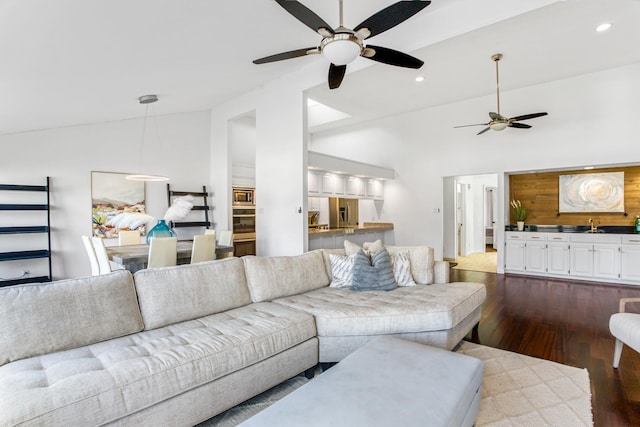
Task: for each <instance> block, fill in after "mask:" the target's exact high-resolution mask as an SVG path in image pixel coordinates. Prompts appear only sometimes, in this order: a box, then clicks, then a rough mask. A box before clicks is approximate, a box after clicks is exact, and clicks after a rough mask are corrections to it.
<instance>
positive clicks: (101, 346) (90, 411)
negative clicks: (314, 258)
mask: <svg viewBox="0 0 640 427" xmlns="http://www.w3.org/2000/svg"><path fill="white" fill-rule="evenodd" d="M315 334H316V329H315V323H314V319H313V317H312V316H311V315H309V314H307V313H303V312H300V311H297V310H291V309H289V308H287V307H283V306H281V305H277V304H273V303H261V304H250V305H248V306H245V307H240V308H237V309H233V310H229V311H226V312H224V313H218V314H213V315H210V316H206V317H203V318H200V319H196V320H190V321H187V322H182V323H178V324H175V325H170V326H166V327H163V328H159V329H154V330H151V331H144V332H140V333H137V334H133V335H129V336H126V337H122V338H116V339H113V340H110V341H106V342H102V343H97V344H93V345H90V346H87V347H80V348H76V349H73V350H68V351H64V352H59V353H51V354H47V355H43V356H38V357H33V358H29V359H24V360H19V361H17V362H13V363H9V364H7V365H4V366H1V367H0V407H2V408H3V410H2V411H0V425H3V426H5V425H6V426H8V425H43V426H50V425H51V426H53V425H57V426H67V425H76V426H81V425H103V424H107V423H109V422H111V421H114V420H118V419H120V418H121V417H124V416H126V415H128V414H132V413H135V412H137V411H140V410H142V409H144V408H148V407H151V406H152V405H154V404H156V403H159V402H163V401H165V400H167V399H169V398H171V397H174V396H177V395H179V394H181V393H184V392H186V391H188V390H192V389H195V388H197V387H199V386H201V385H203V384H207V383H209V382H211V381H213V380H215V379H218V378H221V377H224V376H226V375H228V374H230V373H232V372H236V371H238V370H240V369H243V368H245V367H247V366H251V365H253V364H255V363H257V362H260V361H262V360H266V359H268V358H269V357H271V356H273V355H275V354H279V353H281V352H282V351H284V350H287V349H289V348H293V347H295V346H296V345H298V344H300V343H302V342H305V341H307V340H309V339H314V338H313V337H315ZM221 398H224V396H222V397H221Z"/></svg>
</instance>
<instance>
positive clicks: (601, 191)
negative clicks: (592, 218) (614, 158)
mask: <svg viewBox="0 0 640 427" xmlns="http://www.w3.org/2000/svg"><path fill="white" fill-rule="evenodd" d="M559 193H560V194H559V207H558V211H559V212H562V213H565V212H566V213H571V212H573V213H575V212H624V172H605V173H591V174H576V175H560V182H559Z"/></svg>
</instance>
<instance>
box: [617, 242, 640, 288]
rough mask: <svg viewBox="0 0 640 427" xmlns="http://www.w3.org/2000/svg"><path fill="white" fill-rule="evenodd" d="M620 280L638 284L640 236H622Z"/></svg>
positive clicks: (639, 276)
mask: <svg viewBox="0 0 640 427" xmlns="http://www.w3.org/2000/svg"><path fill="white" fill-rule="evenodd" d="M620 279H621V280H631V281H637V282H640V236H622V246H621V247H620Z"/></svg>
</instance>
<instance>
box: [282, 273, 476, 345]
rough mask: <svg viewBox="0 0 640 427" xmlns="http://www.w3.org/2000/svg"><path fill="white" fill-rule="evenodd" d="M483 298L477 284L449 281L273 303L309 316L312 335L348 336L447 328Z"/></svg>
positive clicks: (328, 292) (321, 292) (335, 291)
mask: <svg viewBox="0 0 640 427" xmlns="http://www.w3.org/2000/svg"><path fill="white" fill-rule="evenodd" d="M486 296H487V292H486V289H485V286H484V285H483V284H481V283H471V282H454V283H447V284H436V285H430V286H420V285H418V286H406V287H400V288H396V289H394V290H393V291H389V292H385V291H369V292H354V291H352V290H348V289H343V288H322V289H318V290H315V291H312V292H308V293H306V294H303V295H294V296H290V297H286V298H280V299H277V300H274V302H275V303H278V304H282V305H286V306H287V307H292V308H295V309H297V310H302V311H306V312H308V313H311V314H313V315H314V316H315V318H316V327H317V329H318V336H345V335H347V336H348V335H381V334H395V333H406V332H425V331H439V330H445V329H451V328H453V327H454V326H456V325H457V324H458V323H459V322H461V321H462V320H463V319H464V318H466V317H467V316H468V315H469V314H471V313H472V312H473V311H474V310H475V309H477V308H478V307H479V306H481V305H482V303H483V302H484V300H485V298H486Z"/></svg>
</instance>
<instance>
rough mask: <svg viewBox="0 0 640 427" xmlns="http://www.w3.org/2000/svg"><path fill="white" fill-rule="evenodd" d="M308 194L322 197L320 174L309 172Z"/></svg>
mask: <svg viewBox="0 0 640 427" xmlns="http://www.w3.org/2000/svg"><path fill="white" fill-rule="evenodd" d="M307 192H308V193H309V196H319V195H320V174H319V173H318V172H314V171H308V172H307Z"/></svg>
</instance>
